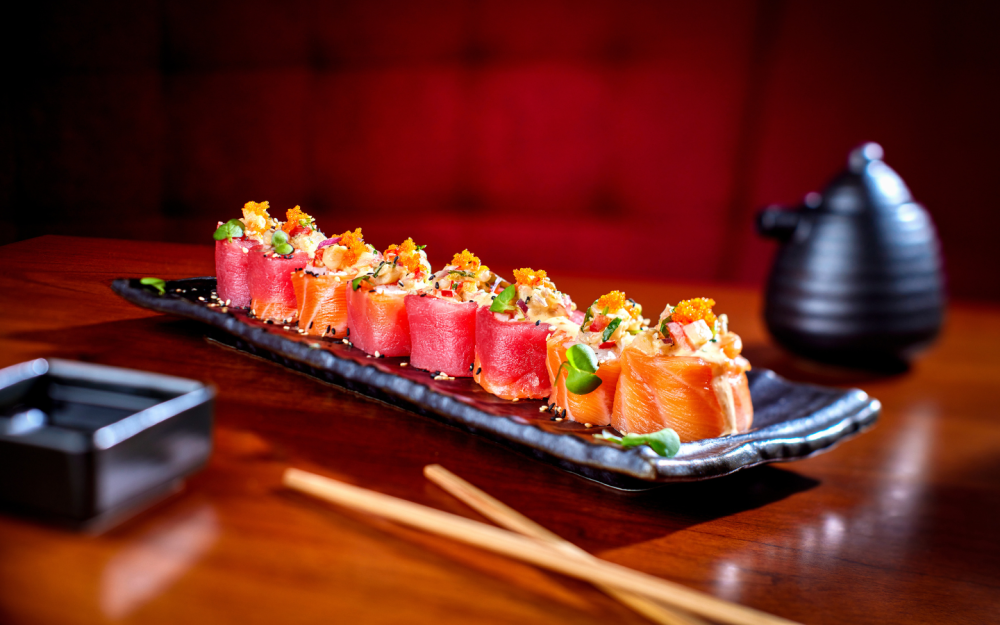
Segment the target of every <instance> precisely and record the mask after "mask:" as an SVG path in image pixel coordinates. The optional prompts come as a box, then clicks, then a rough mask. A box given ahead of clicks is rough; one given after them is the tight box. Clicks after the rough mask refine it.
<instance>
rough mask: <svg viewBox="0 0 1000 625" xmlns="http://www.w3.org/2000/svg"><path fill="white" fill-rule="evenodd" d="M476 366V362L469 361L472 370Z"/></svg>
mask: <svg viewBox="0 0 1000 625" xmlns="http://www.w3.org/2000/svg"><path fill="white" fill-rule="evenodd" d="M475 366H476V363H474V362H470V363H469V371H472V369H473V368H474V367H475Z"/></svg>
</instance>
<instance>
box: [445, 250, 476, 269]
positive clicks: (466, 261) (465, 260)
mask: <svg viewBox="0 0 1000 625" xmlns="http://www.w3.org/2000/svg"><path fill="white" fill-rule="evenodd" d="M451 265H452V266H453V267H455V268H456V269H458V270H460V271H479V267H480V265H481V262H480V260H479V258H478V257H477V256H476V255H475V254H473V253H472V252H470V251H469V250H462V251H461V252H459V253H458V254H455V256H453V257H452V259H451Z"/></svg>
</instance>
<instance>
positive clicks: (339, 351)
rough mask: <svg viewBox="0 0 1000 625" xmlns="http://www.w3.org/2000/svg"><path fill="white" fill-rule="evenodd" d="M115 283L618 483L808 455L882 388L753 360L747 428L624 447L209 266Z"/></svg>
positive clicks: (238, 337) (336, 377)
mask: <svg viewBox="0 0 1000 625" xmlns="http://www.w3.org/2000/svg"><path fill="white" fill-rule="evenodd" d="M112 289H113V290H114V291H115V293H117V294H118V295H120V296H121V297H123V298H125V299H126V300H128V301H130V302H132V303H133V304H136V305H138V306H142V307H144V308H149V309H152V310H156V311H159V312H164V313H169V314H172V315H177V316H181V317H187V318H189V319H197V320H198V321H203V322H205V323H207V324H209V325H211V326H213V327H214V328H216V329H217V330H218V331H216V332H214V333H213V338H215V339H216V340H219V341H220V342H223V343H226V344H228V345H230V346H232V347H235V348H237V349H239V350H242V351H245V352H247V353H250V354H253V355H256V356H260V357H263V358H266V359H268V360H272V361H274V362H277V363H279V364H282V365H284V366H286V367H288V368H290V369H294V370H296V371H300V372H303V373H306V374H308V375H310V376H313V377H316V378H318V379H320V380H323V381H325V382H329V383H332V384H336V385H338V386H342V387H344V388H347V389H349V390H352V391H355V392H358V393H361V394H363V395H366V396H369V397H372V398H375V399H379V400H382V401H385V402H387V403H390V404H393V405H396V406H399V407H401V408H404V409H407V410H411V411H413V412H416V413H419V414H422V415H427V416H431V417H434V418H437V419H440V420H443V421H446V422H448V423H450V424H452V425H456V426H459V427H463V428H465V429H467V430H469V431H470V432H474V433H476V434H479V435H482V436H486V437H488V438H490V439H493V440H495V441H498V442H501V443H503V444H505V445H507V446H509V447H512V448H514V449H517V450H519V451H522V452H524V453H528V454H530V455H532V456H535V457H538V458H541V459H543V460H546V461H548V462H553V463H555V464H557V465H559V466H560V467H562V468H564V469H567V470H569V471H572V472H575V473H578V474H580V475H583V476H585V477H588V478H590V479H593V480H596V481H598V482H602V483H604V484H607V485H609V486H614V487H616V488H628V489H633V488H648V487H649V486H650V485H651V484H650V483H651V482H686V481H694V480H704V479H708V478H713V477H719V476H722V475H727V474H729V473H733V472H734V471H738V470H740V469H745V468H748V467H752V466H756V465H759V464H764V463H768V462H778V461H788V460H797V459H800V458H805V457H807V456H810V455H813V454H816V453H819V452H822V451H825V450H827V449H829V448H831V447H832V446H834V445H835V444H837V443H839V442H841V441H843V440H845V439H846V438H849V437H851V436H853V435H855V434H857V433H859V432H861V431H863V430H865V429H867V428H868V427H870V426H871V425H872V424H874V423H875V421H876V419H877V418H878V414H879V411H880V409H881V406H880V404H879V402H878V400H876V399H872V398H870V397H868V395H867V394H866V393H865V392H864V391H861V390H858V389H850V390H842V389H834V388H825V387H821V386H814V385H811V384H798V383H793V382H789V381H788V380H785V379H784V378H781V377H780V376H778V375H777V374H775V373H774V372H773V371H768V370H766V369H765V370H757V369H755V370H753V371H750V372H749V373H748V377H749V381H750V395H751V398H752V399H753V406H754V421H753V428H752V429H751V430H750V431H749V432H746V433H744V434H738V435H735V436H725V437H720V438H712V439H706V440H702V441H696V442H693V443H684V444H683V445H681V449H680V451H679V452H678V453H677V455H676V456H674V457H673V458H663V457H660V456H658V455H656V453H655V452H653V450H652V449H650V448H648V447H646V446H641V447H637V448H632V449H623V448H621V447H619V446H618V445H615V444H613V443H609V442H606V441H602V440H596V439H594V438H593V435H594V434H596V433H598V432H599V431H601V430H602V429H604V428H599V427H594V428H585V427H584V426H583V425H582V424H579V423H575V422H572V421H559V422H556V421H552V420H551V415H550V414H549V413H548V412H541V411H540V410H539V409H540V408H541V407H542V406H543V405H544V404H543V402H541V401H537V400H536V401H518V402H512V401H507V400H504V399H500V398H498V397H495V396H493V395H490V394H489V393H487V392H486V391H484V390H483V389H482V388H481V387H480V386H479V385H478V384H476V383H475V382H473V381H472V380H471V379H469V378H458V379H454V380H435V379H433V377H432V375H431V374H429V373H427V372H426V371H420V370H418V369H414V368H413V367H409V366H402V364H403V363H406V362H407V361H408V359H406V358H373V357H371V356H368V355H367V354H365V353H364V352H362V351H361V350H359V349H356V348H354V347H351V346H349V345H346V344H344V343H343V342H342V341H339V340H333V339H323V338H317V337H311V336H305V335H301V334H299V333H298V331H297V328H296V327H295V326H294V325H292V326H282V325H274V324H269V323H263V322H261V321H259V320H257V319H252V318H250V317H249V316H247V314H246V313H245V311H243V310H240V309H238V308H226V307H224V306H221V305H220V304H219V303H218V302H217V301H216V300H214V299H213V295H214V292H215V278H213V277H206V278H189V279H186V280H177V281H172V282H167V284H166V293H165V294H164V295H160V294H158V293H157V292H156V291H154V290H153V289H152V288H151V287H147V286H142V285H141V284H139V281H138V280H135V279H132V280H127V279H119V280H115V281H114V282H113V283H112ZM286 328H287V329H286Z"/></svg>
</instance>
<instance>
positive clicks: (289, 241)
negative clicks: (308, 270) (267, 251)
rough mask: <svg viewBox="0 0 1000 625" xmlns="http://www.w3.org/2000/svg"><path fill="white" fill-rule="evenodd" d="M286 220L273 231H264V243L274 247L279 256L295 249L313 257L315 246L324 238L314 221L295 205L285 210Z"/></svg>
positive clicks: (290, 252)
mask: <svg viewBox="0 0 1000 625" xmlns="http://www.w3.org/2000/svg"><path fill="white" fill-rule="evenodd" d="M285 218H286V221H285V222H284V223H283V224H280V228H279V229H277V230H275V231H273V232H270V231H269V232H265V233H264V235H263V240H264V245H270V246H271V247H273V248H274V253H275V254H277V255H279V256H284V255H287V254H292V253H294V252H295V251H296V250H299V251H302V252H305V253H306V254H309V257H310V258H312V257H314V255H315V253H316V248H317V247H318V246H319V244H320V243H321V242H322V241H323V240H324V239H326V235H325V234H323V233H322V232H320V231H319V229H317V228H316V221H315V220H314V219H313V218H312V217H311V216H310V215H307V214H306V213H304V212H302V209H301V208H299V207H298V206H296V207H295V208H289V209H288V210H287V211H286V212H285Z"/></svg>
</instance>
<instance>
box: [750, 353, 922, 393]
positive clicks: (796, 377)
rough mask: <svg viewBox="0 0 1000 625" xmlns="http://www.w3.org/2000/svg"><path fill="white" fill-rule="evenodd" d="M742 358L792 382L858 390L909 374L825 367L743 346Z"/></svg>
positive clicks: (904, 370) (899, 370)
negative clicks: (856, 388) (854, 387)
mask: <svg viewBox="0 0 1000 625" xmlns="http://www.w3.org/2000/svg"><path fill="white" fill-rule="evenodd" d="M743 356H745V357H746V359H747V360H749V361H750V363H751V364H752V365H753V366H754V367H755V368H758V369H770V370H772V371H774V372H775V373H777V374H778V375H780V376H781V377H783V378H787V379H789V380H791V381H793V382H807V383H810V384H821V385H824V386H861V385H864V384H870V383H872V382H881V381H884V380H889V379H893V378H898V377H901V376H905V375H906V374H907V373H909V368H904V367H896V368H886V369H884V370H881V371H878V370H864V369H852V368H849V367H843V366H838V365H828V364H824V363H821V362H816V361H813V360H807V359H805V358H802V357H799V356H796V355H794V354H792V353H791V352H787V351H785V350H783V349H781V348H779V347H777V346H774V345H762V344H756V345H747V346H745V347H744V348H743Z"/></svg>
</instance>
